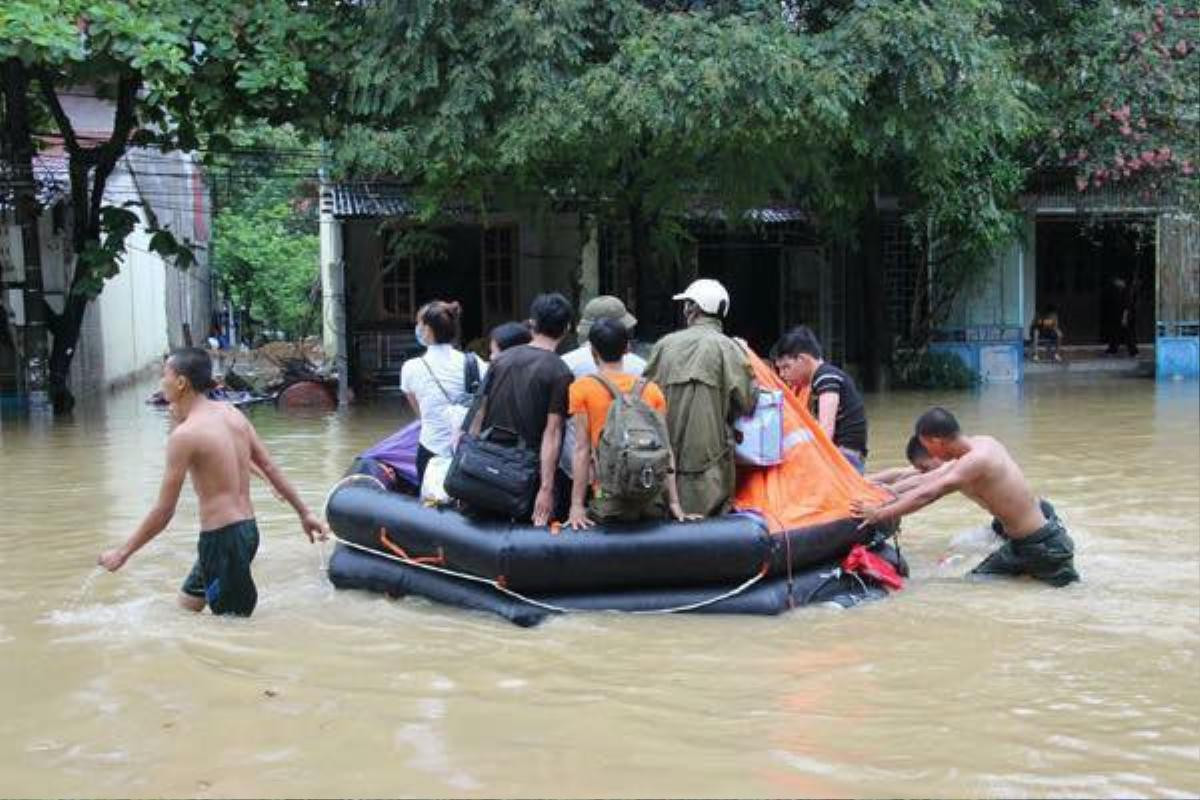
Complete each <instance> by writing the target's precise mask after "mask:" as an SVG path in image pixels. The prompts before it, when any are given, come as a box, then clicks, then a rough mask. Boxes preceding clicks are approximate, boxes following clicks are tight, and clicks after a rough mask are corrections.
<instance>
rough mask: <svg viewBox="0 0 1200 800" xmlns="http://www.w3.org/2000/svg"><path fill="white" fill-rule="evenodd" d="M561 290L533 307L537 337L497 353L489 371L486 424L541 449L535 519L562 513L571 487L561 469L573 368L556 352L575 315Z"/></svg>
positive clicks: (546, 519)
mask: <svg viewBox="0 0 1200 800" xmlns="http://www.w3.org/2000/svg"><path fill="white" fill-rule="evenodd" d="M573 313H574V312H573V310H572V309H571V304H570V302H569V301H568V300H567V298H565V297H563V296H562V295H561V294H544V295H540V296H539V297H538V298H537V299H535V300H534V301H533V305H532V306H531V307H530V309H529V314H530V317H531V318H532V319H533V341H531V342H530V343H529V344H523V345H519V346H517V347H512V348H509V349H508V350H505V351H504V352H503V353H501V354H500V355H499V356H497V357H496V360H495V361H493V362H492V364H491V367H490V368H489V369H488V374H487V382H488V386H487V406H486V408H485V409H484V415H483V424H482V426H481V427H482V429H484V430H486V429H487V428H495V429H498V430H505V431H509V432H511V433H512V434H513V435H514V436H516V437H519V438H520V439H521V441H522V442H523V443H524V445H525V446H526V447H529V448H531V449H533V450H534V451H535V452H537V453H538V454H539V463H540V470H541V487H540V488H539V489H538V494H537V499H536V500H535V502H534V505H533V524H535V525H545V524H546V523H547V522H549V521H550V520H551V518H563V517H564V515H565V509H564V506H565V498H569V497H570V486H564V485H562V484H563V483H564V481H565V480H566V476H565V475H562V474H556V473H558V469H557V465H558V454H559V450H560V449H561V448H562V435H563V424H564V422H565V421H566V418H567V390H568V389H569V388H570V386H571V379H572V377H573V376H572V375H571V370H570V369H568V368H567V365H566V364H564V363H563V360H562V359H561V358H559V357H558V356H557V355H556V354H555V348H557V347H558V343H559V342H560V341H561V340H562V338H563V336H564V335H565V334H566V332H567V328H568V327H569V326H570V324H571V316H572V314H573Z"/></svg>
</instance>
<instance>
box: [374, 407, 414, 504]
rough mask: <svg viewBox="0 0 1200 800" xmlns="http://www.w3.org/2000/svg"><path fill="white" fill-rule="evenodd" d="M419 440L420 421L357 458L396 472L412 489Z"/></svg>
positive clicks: (376, 444)
mask: <svg viewBox="0 0 1200 800" xmlns="http://www.w3.org/2000/svg"><path fill="white" fill-rule="evenodd" d="M420 439H421V421H420V420H416V421H415V422H410V423H409V424H407V425H405V426H404V427H403V428H401V429H400V430H398V431H396V432H395V433H393V434H392V435H391V436H389V437H387V438H386V439H383V440H382V441H379V442H376V443H375V444H373V445H372V446H371V447H370V448H368V449H367V450H364V451H363V452H362V453H361V454H360V455H359V458H373V459H375V460H376V461H381V462H383V463H384V464H387V465H388V466H389V467H391V468H392V469H394V470H396V474H397V475H398V476H399V477H400V478H401V479H402V480H404V481H406V482H408V483H409V484H410V485H411V486H413V487H414V488H416V487H418V484H417V445H418V444H419V442H420Z"/></svg>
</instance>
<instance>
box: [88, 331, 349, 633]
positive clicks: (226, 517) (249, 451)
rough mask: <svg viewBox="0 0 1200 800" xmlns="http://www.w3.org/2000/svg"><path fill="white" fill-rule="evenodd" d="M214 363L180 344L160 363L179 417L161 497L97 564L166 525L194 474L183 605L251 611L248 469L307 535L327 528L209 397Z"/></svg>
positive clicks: (224, 406) (236, 416)
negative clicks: (195, 509)
mask: <svg viewBox="0 0 1200 800" xmlns="http://www.w3.org/2000/svg"><path fill="white" fill-rule="evenodd" d="M211 382H212V362H211V361H210V360H209V357H208V353H206V352H204V351H203V350H200V349H197V348H191V347H189V348H184V349H181V350H176V351H174V352H172V353H171V355H170V356H168V357H167V360H166V362H165V363H164V364H163V376H162V391H163V395H165V396H166V398H167V400H168V401H169V402H170V404H171V409H172V412H173V414H174V416H175V418H176V420H178V424H177V425H176V426H175V429H174V430H173V431H171V434H170V436H169V437H168V438H167V466H166V472H165V474H164V475H163V482H162V486H161V488H160V489H159V493H158V502H157V503H155V505H154V508H152V509H151V510H150V513H149V514H147V515H146V518H145V519H144V520H142V524H141V525H139V526H138V529H137V531H135V532H134V534H133V535H132V536H130V537H129V540H128V541H127V542H125V544H124V545H122V546H121V547H117V548H114V549H112V550H108V551H106V552H104V553H101V554H100V558H99V559H98V563H99V564H100V566H102V567H104V568H105V569H107V570H108V571H110V572H116V571H117V570H118V569H120V568H121V566H122V565H123V564H124V563H125V562H126V561H127V560H129V557H130V556H131V555H133V554H134V553H136V552H137V551H138V550H140V549H141V548H142V546H144V545H145V544H146V543H147V542H149V541H150V540H151V539H153V538H154V537H155V536H157V535H158V534H159V533H161V532H162V530H163V529H164V528H166V527H167V524H168V523H169V522H170V521H171V517H173V516H174V515H175V505H176V503H177V502H178V501H179V490H180V489H181V488H182V486H183V479H184V477H185V476H186V475H189V474H190V475H191V478H192V489H193V490H194V491H195V492H196V497H197V498H198V499H199V501H200V530H201V533H200V541H199V542H198V544H197V550H198V551H199V557H198V558H197V559H196V564H195V566H193V567H192V571H191V573H189V574H188V577H187V580H185V581H184V583H183V586H182V588H181V590H180V594H179V604H180V605H182V606H183V607H184V608H187V609H190V610H192V611H202V610H203V609H204V606H205V605H206V604H207V605H208V607H209V608H210V609H211V610H212V612H213V613H214V614H236V615H239V616H249V615H250V614H251V612H253V611H254V606H255V604H256V603H257V601H258V591H257V589H255V586H254V578H253V577H252V576H251V574H250V562H251V561H253V560H254V554H255V553H256V552H257V551H258V525H257V524H256V523H255V520H254V507H253V506H252V505H251V504H250V473H251V470H252V468H257V469H259V470H261V472H262V473H263V475H264V476H265V477H266V479H267V481H268V482H269V483H270V484H271V486H272V487H273V488H274V489H275V491H276V492H277V493H278V494H279V495H281V496H282V497H283V499H284V500H286V501H287V502H288V504H289V505H291V507H292V508H294V509H295V510H296V513H297V514H298V515H299V516H300V525H301V527H303V529H304V533H305V534H306V535H307V536H308V538H309V541H315V540H317V539H324V538H325V536H326V528H325V526H324V525H323V524H322V523H321V521H320V520H319V519H317V517H316V516H315V515H314V514H313V513H312V512H311V511H309V509H308V506H306V505H305V504H304V501H303V500H301V499H300V496H299V495H298V494H296V489H295V488H294V487H293V486H292V484H291V483H290V482H289V481H288V479H287V478H285V477H284V476H283V473H282V472H280V471H279V468H278V467H277V466H275V463H274V462H273V461H272V460H271V456H270V455H268V454H267V449H266V448H265V447H264V446H263V443H262V441H261V440H260V439H259V438H258V434H257V433H256V432H255V430H254V426H253V425H251V424H250V421H249V420H248V419H246V417H245V415H243V414H242V412H240V411H238V410H237V409H236V408H234V407H233V406H232V405H230V404H228V403H220V402H214V401H212V400H209V399H208V398H207V397H206V396H205V394H204V392H205V390H206V389H207V388H208V386H209V385H210V383H211Z"/></svg>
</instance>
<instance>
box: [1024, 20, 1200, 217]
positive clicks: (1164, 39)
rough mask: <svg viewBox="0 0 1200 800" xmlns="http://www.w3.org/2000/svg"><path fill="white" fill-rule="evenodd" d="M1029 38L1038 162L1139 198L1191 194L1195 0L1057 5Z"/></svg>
mask: <svg viewBox="0 0 1200 800" xmlns="http://www.w3.org/2000/svg"><path fill="white" fill-rule="evenodd" d="M1058 11H1059V13H1058V14H1057V15H1056V19H1055V21H1056V22H1057V23H1058V24H1057V25H1055V26H1053V27H1044V28H1042V29H1040V30H1036V33H1035V35H1034V36H1033V37H1031V42H1030V44H1031V48H1032V55H1033V56H1034V57H1037V58H1038V59H1039V63H1038V64H1037V65H1034V66H1032V67H1031V69H1032V70H1033V71H1035V73H1036V74H1038V75H1039V76H1040V77H1041V78H1042V87H1043V102H1042V103H1041V105H1040V107H1039V111H1040V113H1041V115H1042V125H1041V127H1040V129H1039V136H1038V138H1037V139H1036V140H1035V142H1034V143H1033V144H1034V148H1033V149H1034V153H1035V160H1036V163H1037V165H1038V166H1040V167H1044V168H1051V169H1054V168H1058V169H1064V168H1065V169H1066V170H1069V171H1070V172H1071V173H1073V175H1074V180H1075V187H1076V188H1077V189H1078V190H1079V192H1081V193H1083V192H1086V191H1088V190H1095V189H1101V188H1104V187H1115V188H1118V189H1122V190H1125V191H1128V192H1130V193H1132V194H1135V195H1137V196H1138V197H1139V198H1140V199H1141V200H1143V201H1160V200H1162V199H1166V200H1168V201H1173V202H1175V203H1178V204H1179V205H1180V206H1182V207H1185V208H1194V207H1195V206H1196V204H1197V202H1200V191H1198V189H1200V54H1198V53H1197V48H1198V47H1200V7H1198V6H1197V4H1196V3H1195V2H1188V3H1175V2H1172V3H1168V2H1150V3H1146V2H1124V1H1123V0H1100V1H1099V2H1092V3H1081V2H1080V3H1069V4H1065V13H1064V10H1063V9H1062V8H1059V9H1058Z"/></svg>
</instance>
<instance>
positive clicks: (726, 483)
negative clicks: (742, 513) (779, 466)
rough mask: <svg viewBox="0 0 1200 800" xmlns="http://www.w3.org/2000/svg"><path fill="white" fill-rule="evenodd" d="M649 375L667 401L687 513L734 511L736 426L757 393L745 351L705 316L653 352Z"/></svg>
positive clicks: (662, 342)
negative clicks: (732, 502)
mask: <svg viewBox="0 0 1200 800" xmlns="http://www.w3.org/2000/svg"><path fill="white" fill-rule="evenodd" d="M644 374H645V376H646V377H647V378H649V379H650V380H652V381H654V382H655V383H657V384H658V385H659V386H660V387H661V388H662V390H663V394H665V395H666V398H667V429H668V431H669V433H670V435H671V448H672V450H674V452H675V470H676V482H677V484H678V485H679V501H680V505H682V506H683V510H684V511H686V512H687V513H689V514H704V515H705V516H712V515H714V514H722V513H724V512H726V511H728V510H729V508H730V499H731V498H732V496H733V490H734V483H735V481H736V478H737V476H736V473H735V471H734V462H733V445H734V440H733V428H732V425H731V424H732V422H733V420H734V419H735V418H736V417H738V416H740V415H742V414H745V413H748V412H749V411H752V410H753V409H754V400H755V395H756V389H755V386H754V380H753V377H752V376H753V373H752V372H751V369H750V363H749V361H748V360H747V358H746V354H745V352H744V351H743V350H742V348H741V346H739V345H738V344H737V343H736V342H734V341H733V340H732V339H730V338H729V337H728V336H726V335H725V334H724V333H723V331H722V327H721V321H720V320H718V319H715V318H713V317H701V318H700V319H698V320H697V321H696V322H694V323H693V324H692V325H691V326H690V327H688V328H685V329H684V330H681V331H676V332H675V333H672V334H669V335H667V336H665V337H663V338H662V339H661V340H660V341H659V342H658V344H656V345H655V346H654V350H653V352H651V354H650V361H649V362H648V363H647V364H646V371H645V373H644Z"/></svg>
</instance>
